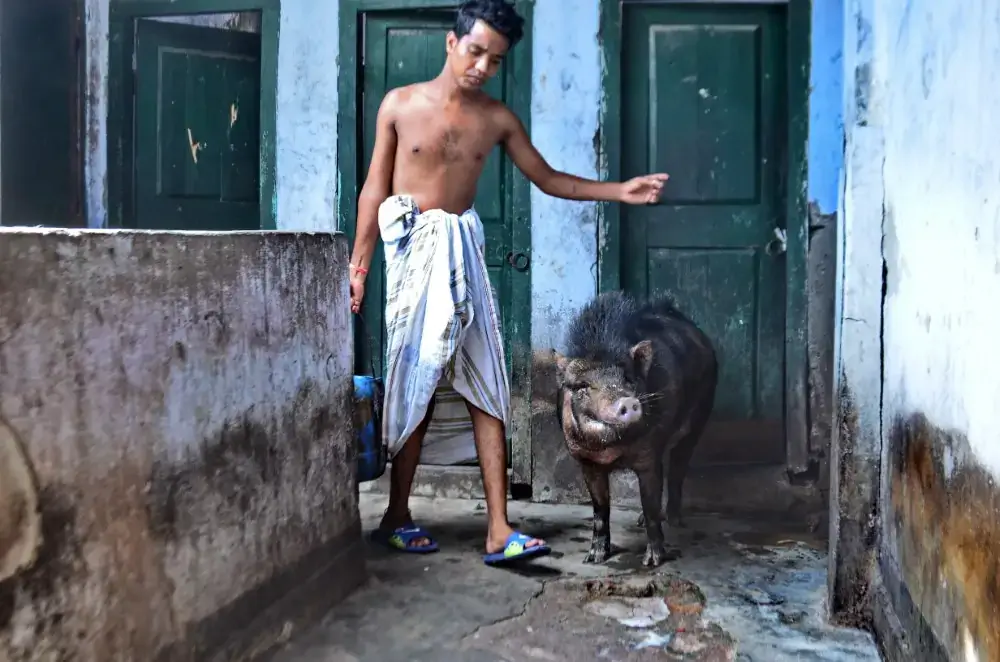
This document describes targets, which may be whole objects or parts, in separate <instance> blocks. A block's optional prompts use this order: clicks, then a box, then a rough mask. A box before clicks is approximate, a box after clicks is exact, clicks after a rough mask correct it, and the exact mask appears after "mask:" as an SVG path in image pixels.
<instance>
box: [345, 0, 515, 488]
mask: <svg viewBox="0 0 1000 662" xmlns="http://www.w3.org/2000/svg"><path fill="white" fill-rule="evenodd" d="M458 4H459V3H458V2H455V1H453V0H446V1H444V2H442V1H441V0H427V1H425V0H398V2H391V1H390V2H386V1H385V0H345V1H344V2H342V4H341V19H340V24H341V38H340V48H341V71H340V77H341V85H340V91H341V93H340V104H341V108H340V122H339V132H338V140H339V141H340V145H339V149H338V152H339V153H340V154H342V155H348V154H350V155H354V158H340V159H339V160H338V169H339V171H340V172H339V175H340V176H339V180H340V181H341V182H342V186H341V187H340V189H339V198H338V209H339V220H340V227H341V228H343V229H344V230H346V231H347V232H348V233H349V234H351V235H352V236H353V232H354V225H355V222H356V209H357V201H356V194H357V191H358V190H360V188H361V186H362V184H363V183H364V178H365V176H366V175H367V172H368V166H369V163H370V159H371V150H372V146H373V144H374V140H375V118H376V115H377V113H378V108H379V105H380V104H381V102H382V99H383V98H384V97H385V94H386V93H387V92H388V91H389V90H391V89H394V88H397V87H402V86H404V85H410V84H413V83H418V82H423V81H427V80H430V79H432V78H434V77H435V76H437V74H438V73H439V72H440V71H441V68H442V67H443V66H444V62H445V55H446V54H445V37H446V35H447V34H448V32H449V31H450V30H451V29H453V27H454V22H455V9H456V8H457V6H458ZM516 5H517V7H518V11H519V13H520V14H521V16H524V17H525V21H526V23H525V37H524V39H523V40H522V42H521V43H519V44H518V45H517V48H516V49H513V50H512V51H511V54H510V55H509V57H508V58H506V59H505V61H504V63H503V65H502V66H501V69H500V71H499V72H498V74H497V75H496V76H495V77H494V78H493V79H491V80H490V81H489V83H488V84H487V85H486V87H485V91H486V92H487V93H488V94H489V95H491V96H493V97H494V98H496V99H500V100H502V101H503V102H504V103H506V104H507V105H508V107H510V108H511V109H512V110H513V111H514V112H515V113H516V114H517V115H518V117H519V118H520V119H521V121H522V122H523V123H524V124H525V125H526V126H528V125H529V123H530V114H531V113H530V101H529V99H530V84H528V83H527V82H526V81H525V77H529V78H530V71H531V69H530V57H531V28H530V14H531V9H530V3H528V2H524V1H523V0H519V1H518V2H517V3H516ZM352 57H353V58H354V60H353V62H352V60H351V58H352ZM529 195H530V191H529V184H528V182H527V180H526V179H525V178H524V176H523V175H522V174H521V173H520V172H519V171H518V170H517V169H516V167H515V166H514V165H513V163H512V162H511V161H510V159H508V158H507V156H506V154H505V153H504V152H503V150H502V149H501V148H500V147H495V148H494V149H493V151H492V152H491V153H490V154H489V155H488V156H487V159H486V164H485V166H484V169H483V173H482V176H481V178H480V180H479V187H478V192H477V195H476V199H475V203H474V204H475V208H476V211H477V212H478V213H479V216H480V218H481V219H482V222H483V228H484V231H485V235H486V255H485V257H486V263H487V269H488V271H489V276H490V281H491V284H492V286H493V289H494V294H495V300H496V303H497V305H498V309H499V312H500V319H501V333H502V341H503V345H504V353H505V357H506V362H507V365H506V368H507V371H508V375H510V379H511V392H512V401H513V407H514V410H515V412H516V411H517V410H518V409H519V408H523V409H527V407H528V395H527V393H528V389H527V379H526V375H527V369H526V366H527V365H528V364H529V363H530V324H529V323H528V319H527V318H530V315H523V314H522V315H520V316H517V317H515V315H514V311H515V310H518V309H523V310H527V309H530V288H531V281H530V272H529V271H528V269H527V268H523V269H519V268H517V267H519V266H523V265H521V264H520V263H518V264H515V263H514V262H515V261H511V259H510V256H511V255H515V254H522V253H523V254H525V255H527V253H528V248H529V246H530V240H531V238H530V234H531V227H530V213H529V206H530V203H529ZM384 268H385V264H384V257H383V252H382V248H381V245H380V244H379V245H378V246H377V247H376V251H375V255H374V256H373V258H372V262H371V271H370V273H369V276H368V279H367V282H366V287H365V290H366V296H365V300H364V303H363V305H362V317H363V319H364V323H363V324H359V325H358V326H357V327H356V333H355V338H356V363H357V369H358V370H361V371H363V372H367V371H369V370H371V369H372V368H371V366H374V370H375V371H376V373H377V374H381V375H383V376H384V374H385V369H386V366H385V365H384V357H385V348H386V336H385V320H384V319H383V314H384V310H385V297H386V292H385V277H384ZM519 394H521V395H519ZM512 427H513V426H512ZM507 436H508V439H507V442H508V466H510V468H511V469H510V475H511V483H512V484H518V485H527V484H529V483H530V465H531V462H530V440H529V431H528V430H516V429H514V430H508V431H507ZM472 449H474V444H473V436H472V425H471V420H470V419H469V415H468V412H467V410H466V407H465V403H464V400H463V399H462V397H461V396H460V395H459V394H458V393H457V392H456V391H455V390H454V389H452V388H451V387H450V386H447V385H442V387H441V388H439V390H438V392H437V394H436V397H435V404H434V415H433V418H432V421H431V424H430V427H429V429H428V434H427V443H426V444H425V451H424V454H423V455H422V457H421V467H420V469H419V470H418V475H417V485H416V487H415V493H419V492H420V491H421V483H424V484H425V485H428V481H429V485H428V486H429V487H430V489H434V488H433V486H434V485H438V484H440V481H442V480H443V481H447V482H448V484H454V481H455V480H456V479H462V480H463V483H464V484H465V485H467V486H468V487H469V488H470V489H472V491H473V493H476V492H479V493H481V491H482V488H481V486H478V488H477V487H476V483H477V482H478V481H479V469H478V461H477V460H476V457H475V453H474V450H472ZM469 451H471V452H469ZM464 479H468V481H467V482H465V481H464ZM379 484H380V483H376V484H375V485H376V486H377V485H379ZM517 489H518V488H515V491H517ZM519 493H520V492H519Z"/></svg>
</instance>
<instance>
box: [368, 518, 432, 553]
mask: <svg viewBox="0 0 1000 662" xmlns="http://www.w3.org/2000/svg"><path fill="white" fill-rule="evenodd" d="M417 538H427V540H429V541H430V543H429V544H427V545H411V544H410V543H411V542H413V541H414V540H416V539H417ZM371 539H372V540H373V541H374V542H376V543H378V544H380V545H383V546H385V547H388V548H389V549H392V550H394V551H397V552H403V553H405V554H430V553H431V552H436V551H438V544H437V542H436V541H435V540H434V538H432V537H431V536H430V534H429V533H427V531H426V530H424V529H423V528H422V527H419V526H416V525H414V526H401V527H399V528H398V529H393V530H392V531H386V530H385V529H381V528H379V529H375V530H374V531H372V534H371Z"/></svg>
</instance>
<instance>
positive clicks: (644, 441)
mask: <svg viewBox="0 0 1000 662" xmlns="http://www.w3.org/2000/svg"><path fill="white" fill-rule="evenodd" d="M568 350H569V351H568V352H567V355H566V356H562V355H560V354H558V353H556V352H554V358H555V364H556V371H557V376H558V385H559V388H558V395H557V398H558V399H557V402H556V414H557V416H558V417H559V424H560V426H561V427H562V430H563V435H564V436H565V438H566V445H567V447H568V448H569V452H570V453H571V454H572V455H573V457H574V458H576V459H577V460H578V461H579V462H580V466H581V467H582V469H583V476H584V479H585V480H586V482H587V489H588V490H589V491H590V498H591V501H592V502H593V505H594V538H593V543H592V545H591V548H590V553H589V554H587V557H586V559H585V562H587V563H602V562H603V561H605V560H606V559H607V558H608V556H610V554H611V530H610V528H609V522H608V520H609V518H610V516H611V490H610V485H609V480H608V479H609V476H610V474H611V472H612V471H616V470H620V469H631V470H632V471H634V472H635V473H636V476H638V478H639V493H640V497H641V500H642V516H641V517H640V518H639V526H645V529H646V540H647V546H646V555H645V557H644V558H643V561H642V562H643V565H645V566H658V565H660V564H662V563H663V562H664V560H665V559H666V550H665V548H664V545H663V529H662V526H661V519H662V516H661V512H662V505H663V462H664V455H665V453H666V452H667V451H669V452H670V462H669V473H668V475H667V522H668V523H669V524H670V525H671V526H681V525H682V520H681V489H682V487H683V484H684V476H685V475H686V474H687V470H688V465H689V463H690V461H691V455H692V453H693V452H694V448H695V446H696V445H697V443H698V439H699V438H700V437H701V433H702V431H703V430H704V428H705V424H706V422H707V421H708V417H709V414H710V413H711V411H712V405H713V402H714V400H715V387H716V382H717V380H718V363H717V361H716V356H715V350H714V349H713V347H712V343H711V341H710V340H709V339H708V337H707V336H706V335H705V334H704V333H702V332H701V330H700V329H699V328H698V327H697V326H696V325H695V324H694V322H692V321H691V320H690V319H688V318H687V317H685V316H684V315H683V314H682V313H681V312H680V311H678V310H677V308H675V307H674V305H673V303H672V302H671V301H669V300H668V299H665V298H662V299H659V300H656V301H653V302H651V303H649V304H646V305H642V306H640V305H638V304H637V303H636V302H635V300H633V299H632V298H631V297H629V296H627V295H625V294H624V293H621V292H607V293H604V294H601V295H600V296H598V297H597V298H596V299H595V300H593V301H592V302H590V303H589V304H587V306H586V307H584V308H583V310H581V311H580V313H579V314H578V315H577V317H576V319H574V320H573V322H572V325H571V326H570V333H569V342H568Z"/></svg>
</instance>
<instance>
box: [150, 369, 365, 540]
mask: <svg viewBox="0 0 1000 662" xmlns="http://www.w3.org/2000/svg"><path fill="white" fill-rule="evenodd" d="M318 391H319V389H317V388H316V386H315V384H314V383H313V382H312V381H310V380H306V381H305V382H303V384H302V386H301V387H300V388H299V390H298V393H297V395H296V397H295V399H294V401H293V402H292V403H291V405H290V407H289V409H288V410H287V411H284V412H280V413H279V414H278V415H275V414H273V413H268V412H264V411H255V408H254V407H251V408H250V409H248V410H247V411H245V412H243V413H242V414H240V415H238V416H235V417H232V418H230V419H227V420H226V421H224V422H223V424H222V425H221V426H220V427H219V429H218V430H217V431H216V432H215V433H213V434H210V435H208V436H207V437H206V438H205V439H203V440H202V442H201V443H200V444H198V445H197V447H196V448H197V449H198V450H197V451H196V452H191V453H189V454H188V455H186V456H185V457H184V458H183V459H182V460H180V461H173V462H171V461H164V460H154V462H153V466H152V470H151V473H150V479H149V487H148V494H147V502H146V503H147V505H146V508H147V512H148V515H149V522H150V527H151V531H152V533H153V535H154V536H156V537H157V538H158V539H160V540H164V541H176V540H178V539H180V538H185V537H187V538H192V537H193V538H196V537H198V535H199V533H200V532H201V529H202V527H200V526H199V522H212V524H213V526H216V527H217V526H221V525H224V524H226V525H233V526H236V527H242V525H243V524H244V523H245V522H247V521H249V520H250V519H252V518H253V516H254V514H255V510H256V509H259V507H260V503H259V502H262V501H269V500H271V499H273V498H275V497H276V496H277V495H278V494H280V493H281V492H282V485H283V484H285V481H297V482H298V483H300V484H301V485H308V484H311V482H312V481H310V472H311V471H313V470H314V463H313V462H311V461H310V456H311V452H312V450H313V447H314V445H316V444H323V443H325V442H326V441H327V440H328V439H330V438H331V437H333V436H335V434H336V429H337V428H338V427H339V426H340V425H341V423H342V421H343V420H348V419H346V418H345V417H346V416H347V412H346V411H344V410H343V407H342V406H341V407H338V406H336V404H325V405H324V404H322V403H317V402H315V400H316V399H317V395H318ZM328 451H329V452H331V453H340V452H341V449H340V447H339V446H337V445H336V444H334V445H331V447H330V448H329V449H328ZM333 461H334V462H336V463H342V462H347V461H348V458H347V457H337V458H334V459H333ZM285 489H292V490H294V489H295V485H291V486H286V488H285ZM206 496H214V497H216V498H215V499H209V500H206V499H205V497H206ZM219 509H221V510H219Z"/></svg>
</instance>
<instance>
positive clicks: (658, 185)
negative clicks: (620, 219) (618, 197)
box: [622, 173, 670, 205]
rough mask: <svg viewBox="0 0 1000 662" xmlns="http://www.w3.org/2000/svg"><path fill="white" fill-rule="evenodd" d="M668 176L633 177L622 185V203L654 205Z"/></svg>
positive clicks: (658, 199)
mask: <svg viewBox="0 0 1000 662" xmlns="http://www.w3.org/2000/svg"><path fill="white" fill-rule="evenodd" d="M669 178H670V176H669V175H667V174H666V173H657V174H655V175H642V176H640V177H633V178H632V179H630V180H628V181H627V182H623V183H622V202H624V203H625V204H627V205H655V204H656V203H657V202H659V201H660V193H662V192H663V184H664V183H666V181H667V179H669Z"/></svg>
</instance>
